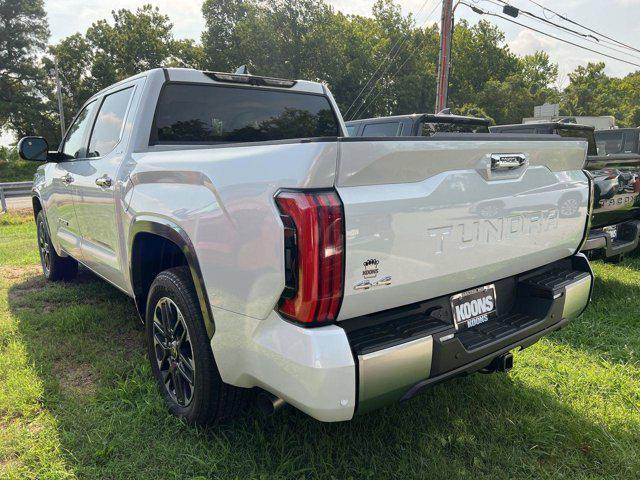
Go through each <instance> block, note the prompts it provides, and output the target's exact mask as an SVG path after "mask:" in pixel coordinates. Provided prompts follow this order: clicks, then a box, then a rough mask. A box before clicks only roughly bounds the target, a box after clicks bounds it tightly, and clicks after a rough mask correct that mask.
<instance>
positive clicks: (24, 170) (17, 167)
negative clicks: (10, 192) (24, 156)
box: [0, 160, 42, 183]
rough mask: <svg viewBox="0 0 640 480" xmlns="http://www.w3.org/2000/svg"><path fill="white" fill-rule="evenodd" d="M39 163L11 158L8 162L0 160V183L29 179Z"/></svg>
mask: <svg viewBox="0 0 640 480" xmlns="http://www.w3.org/2000/svg"><path fill="white" fill-rule="evenodd" d="M40 165H42V164H41V163H40V162H27V161H25V160H12V161H10V162H6V161H3V160H0V183H1V182H26V181H31V180H33V175H34V174H35V173H36V170H37V169H38V167H39V166H40Z"/></svg>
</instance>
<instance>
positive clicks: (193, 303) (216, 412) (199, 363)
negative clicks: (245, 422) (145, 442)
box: [145, 267, 247, 425]
mask: <svg viewBox="0 0 640 480" xmlns="http://www.w3.org/2000/svg"><path fill="white" fill-rule="evenodd" d="M145 329H146V341H147V353H148V356H149V361H150V362H151V369H152V371H153V375H154V377H155V379H156V381H157V383H158V385H159V387H160V392H161V393H162V396H163V397H164V400H165V402H166V403H167V405H168V406H169V411H170V412H171V413H172V414H174V415H176V416H178V417H180V418H183V419H184V420H185V421H186V422H187V423H189V424H192V425H206V424H210V423H217V422H222V421H225V420H228V419H230V418H232V417H233V416H235V415H236V414H237V412H238V411H239V410H240V409H241V408H242V407H243V406H244V404H245V399H246V395H247V391H246V390H245V389H242V388H238V387H234V386H231V385H228V384H226V383H224V382H223V381H222V378H221V377H220V373H219V372H218V368H217V366H216V363H215V360H214V358H213V353H212V351H211V346H210V344H209V336H208V335H207V331H206V329H205V326H204V322H203V319H202V312H201V310H200V307H199V305H198V300H197V296H196V293H195V290H194V287H193V282H192V281H191V274H190V271H189V269H188V268H187V267H175V268H171V269H169V270H165V271H163V272H161V273H160V274H159V275H158V276H157V277H156V279H155V280H154V281H153V284H152V285H151V288H150V290H149V297H148V301H147V312H146V321H145Z"/></svg>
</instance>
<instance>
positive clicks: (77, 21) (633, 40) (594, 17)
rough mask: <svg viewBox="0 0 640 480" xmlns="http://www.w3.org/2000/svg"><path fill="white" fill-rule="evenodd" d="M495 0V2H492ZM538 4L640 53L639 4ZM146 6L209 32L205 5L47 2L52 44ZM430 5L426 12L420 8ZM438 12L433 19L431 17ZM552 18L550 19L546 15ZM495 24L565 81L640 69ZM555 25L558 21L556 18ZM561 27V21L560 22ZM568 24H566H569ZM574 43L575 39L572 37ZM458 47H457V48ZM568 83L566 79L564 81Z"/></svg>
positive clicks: (350, 1) (350, 0)
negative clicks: (582, 71) (597, 67)
mask: <svg viewBox="0 0 640 480" xmlns="http://www.w3.org/2000/svg"><path fill="white" fill-rule="evenodd" d="M326 1H327V2H328V3H329V4H331V5H333V6H334V7H335V8H336V9H338V10H340V11H343V12H345V13H354V14H360V15H369V14H370V13H371V6H372V5H373V3H374V0H326ZM493 1H495V0H493ZM536 1H537V3H540V4H542V5H545V6H548V7H550V8H553V9H554V10H556V11H559V12H560V13H562V14H564V15H566V16H567V17H569V18H571V19H573V20H575V21H578V22H580V23H582V24H584V25H587V26H589V27H591V28H593V29H595V30H597V31H599V32H602V33H605V34H608V35H609V36H611V37H613V38H615V39H616V40H620V41H622V42H624V43H627V44H630V45H633V46H636V45H637V48H639V49H640V0H562V1H560V2H559V1H557V0H536ZM424 2H425V0H399V3H400V4H401V5H402V7H403V10H404V12H405V13H413V14H416V13H418V12H419V14H417V15H416V20H417V22H418V24H419V25H422V24H423V23H425V22H427V23H433V22H434V21H439V14H440V9H439V8H436V10H435V11H434V7H435V6H436V3H437V0H426V5H425V3H424ZM144 3H152V4H154V5H156V6H158V7H159V8H160V10H161V11H162V12H164V13H166V14H167V15H169V17H170V18H171V21H172V22H173V24H174V32H175V35H176V36H177V37H178V38H195V39H199V38H200V33H201V32H202V30H203V27H204V20H203V18H202V14H201V12H200V8H201V5H202V0H155V1H152V0H46V1H45V6H46V10H47V13H48V15H49V24H50V28H51V37H52V38H51V40H52V41H53V42H55V41H57V40H60V39H61V38H64V37H65V36H67V35H70V34H72V33H75V32H77V31H84V30H85V29H86V28H87V27H88V26H90V25H91V23H92V22H94V21H96V20H99V19H102V18H107V17H110V12H111V10H114V9H120V8H129V9H135V8H137V7H138V6H140V5H142V4H144ZM468 3H475V4H476V5H477V6H478V7H480V8H483V9H485V10H494V11H496V10H499V8H498V7H496V6H495V5H494V4H492V3H490V2H489V1H488V0H468ZM510 3H511V4H512V5H514V6H517V7H521V8H523V9H526V10H528V11H531V12H532V13H536V14H537V15H542V14H543V10H542V9H541V8H539V7H537V6H536V5H534V4H533V2H531V1H530V0H510ZM422 5H425V6H424V7H423V8H422V10H421V11H420V8H421V6H422ZM432 11H433V12H434V13H433V15H432V16H431V17H430V18H427V17H428V14H429V13H430V12H432ZM547 15H549V14H548V13H547ZM456 17H457V18H465V19H467V20H469V21H470V22H472V23H475V22H477V21H478V19H479V18H481V17H480V16H479V15H477V14H476V13H474V12H472V11H471V10H470V9H469V8H467V7H465V6H463V5H460V6H459V7H458V9H457V11H456ZM488 18H489V19H490V20H491V21H492V22H495V23H496V24H497V25H498V26H499V27H500V28H501V29H502V30H503V31H504V32H505V34H506V38H507V43H508V44H509V46H510V47H511V49H512V50H513V51H514V52H516V53H518V54H528V53H533V52H535V51H536V50H544V51H546V52H547V53H548V54H549V55H550V57H551V59H552V60H553V61H554V62H557V63H558V65H559V70H560V73H561V76H562V77H563V78H564V77H566V74H567V73H569V72H571V71H572V70H573V69H575V67H576V66H578V65H584V64H586V63H587V62H589V61H599V60H605V61H606V63H607V73H608V74H609V75H614V76H624V75H625V74H627V73H629V72H631V71H634V70H635V69H637V68H640V67H635V66H632V65H628V64H625V63H622V62H618V61H615V60H611V59H607V58H605V57H602V56H600V55H597V54H594V53H591V52H587V51H584V50H580V49H578V48H576V47H573V46H571V45H566V44H563V43H562V42H560V41H557V40H554V39H551V38H548V37H545V36H543V35H541V34H538V33H535V32H532V31H529V30H526V29H523V28H522V27H519V26H517V25H512V24H510V23H508V22H506V21H504V20H501V19H497V18H492V17H488ZM552 20H553V19H552ZM555 21H556V22H557V21H558V19H557V18H556V19H555ZM524 23H528V24H530V25H532V26H536V27H540V29H543V30H547V31H550V32H554V31H555V32H556V33H557V29H554V28H547V27H544V26H542V25H541V24H540V23H537V22H535V21H533V20H531V19H526V17H525V21H524ZM565 25H567V24H566V23H565ZM570 38H573V39H575V38H574V37H570ZM590 46H592V47H593V48H595V49H596V50H603V51H608V52H609V53H610V54H612V55H614V56H616V55H619V54H618V53H616V52H612V51H610V50H605V49H604V48H603V47H602V46H601V45H590ZM453 48H455V45H454V47H453ZM635 55H636V56H637V57H638V58H633V57H628V56H627V57H626V58H627V59H629V60H631V61H633V62H635V63H637V64H638V65H640V52H635ZM565 81H566V80H565Z"/></svg>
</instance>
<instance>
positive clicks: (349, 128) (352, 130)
mask: <svg viewBox="0 0 640 480" xmlns="http://www.w3.org/2000/svg"><path fill="white" fill-rule="evenodd" d="M357 130H358V125H347V135H349V136H350V137H353V136H354V135H355V134H356V131H357Z"/></svg>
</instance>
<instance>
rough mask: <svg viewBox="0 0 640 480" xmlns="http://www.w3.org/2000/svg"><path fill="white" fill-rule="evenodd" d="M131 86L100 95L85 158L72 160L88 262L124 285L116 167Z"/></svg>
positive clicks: (120, 155) (121, 155)
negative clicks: (121, 265)
mask: <svg viewBox="0 0 640 480" xmlns="http://www.w3.org/2000/svg"><path fill="white" fill-rule="evenodd" d="M134 91H135V84H128V85H123V86H122V87H121V88H119V89H118V90H114V91H111V92H108V93H107V94H105V95H104V97H101V98H100V99H98V101H97V103H98V107H97V109H96V110H97V112H96V115H95V121H94V123H93V127H92V129H91V133H90V135H89V138H88V143H87V145H88V148H87V155H86V158H85V159H83V160H81V161H77V162H74V171H73V172H72V175H73V177H74V182H73V189H74V203H75V210H76V216H77V219H78V226H79V228H80V232H81V234H82V242H81V245H82V259H83V262H84V263H85V265H86V266H88V267H89V268H90V269H91V270H93V271H94V272H96V273H97V274H99V275H101V276H103V277H104V278H105V279H107V280H109V281H110V282H112V283H113V284H115V285H117V286H120V287H122V286H123V272H122V269H121V267H120V261H119V258H120V255H119V254H120V249H119V244H118V239H119V229H118V225H119V221H118V219H119V208H118V201H117V200H118V198H117V197H118V195H117V193H118V190H117V189H118V186H119V185H118V170H119V167H120V165H121V164H122V160H123V158H124V155H125V143H126V142H125V141H123V132H124V130H125V123H126V120H127V115H128V112H129V110H130V105H131V101H132V98H133V95H134Z"/></svg>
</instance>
